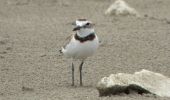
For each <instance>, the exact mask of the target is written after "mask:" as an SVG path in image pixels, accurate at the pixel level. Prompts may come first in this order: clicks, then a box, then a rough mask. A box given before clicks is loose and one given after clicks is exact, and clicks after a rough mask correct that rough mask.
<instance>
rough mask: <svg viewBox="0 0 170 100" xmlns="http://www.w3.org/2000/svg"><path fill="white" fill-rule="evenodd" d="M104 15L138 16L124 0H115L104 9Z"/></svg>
mask: <svg viewBox="0 0 170 100" xmlns="http://www.w3.org/2000/svg"><path fill="white" fill-rule="evenodd" d="M105 14H106V15H116V16H118V15H121V16H126V15H133V16H136V17H140V15H139V13H138V12H137V11H136V10H135V9H134V8H132V7H130V6H129V5H128V4H127V3H126V2H125V1H123V0H116V1H115V2H114V3H113V4H112V5H110V7H109V8H108V9H107V10H106V11H105Z"/></svg>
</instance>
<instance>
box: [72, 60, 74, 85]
mask: <svg viewBox="0 0 170 100" xmlns="http://www.w3.org/2000/svg"><path fill="white" fill-rule="evenodd" d="M72 86H74V64H73V63H72Z"/></svg>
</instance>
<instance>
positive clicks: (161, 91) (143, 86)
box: [97, 69, 170, 97]
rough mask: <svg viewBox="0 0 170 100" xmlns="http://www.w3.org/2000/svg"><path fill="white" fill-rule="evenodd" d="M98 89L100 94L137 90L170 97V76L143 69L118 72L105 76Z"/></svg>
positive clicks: (141, 92)
mask: <svg viewBox="0 0 170 100" xmlns="http://www.w3.org/2000/svg"><path fill="white" fill-rule="evenodd" d="M97 89H98V91H99V94H100V96H104V95H111V94H119V93H127V94H128V93H130V91H135V92H137V93H139V94H143V93H151V94H154V95H158V96H161V97H170V78H168V77H166V76H164V75H162V74H159V73H154V72H151V71H148V70H145V69H143V70H142V71H140V72H135V73H134V74H126V73H118V74H111V75H110V76H109V77H104V78H102V79H101V80H100V81H99V82H98V84H97Z"/></svg>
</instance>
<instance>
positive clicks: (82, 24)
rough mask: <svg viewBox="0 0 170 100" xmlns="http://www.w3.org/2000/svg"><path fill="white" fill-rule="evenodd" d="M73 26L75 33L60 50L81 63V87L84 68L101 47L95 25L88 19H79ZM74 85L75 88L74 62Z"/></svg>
mask: <svg viewBox="0 0 170 100" xmlns="http://www.w3.org/2000/svg"><path fill="white" fill-rule="evenodd" d="M73 25H74V26H75V28H74V29H73V31H75V33H74V34H73V35H72V36H71V38H70V39H71V40H70V42H69V43H68V44H67V45H66V46H64V47H62V49H61V50H60V52H61V53H63V54H64V55H65V56H67V57H70V58H73V59H78V60H80V61H81V64H80V66H79V72H80V86H82V85H83V82H82V66H83V64H84V61H85V59H86V58H87V57H89V56H91V55H92V54H93V53H94V52H95V51H96V50H97V48H98V46H99V40H98V37H97V35H96V33H95V31H94V24H93V23H92V22H91V21H88V20H86V19H78V20H76V21H75V22H74V23H73ZM71 66H72V85H73V86H74V64H73V62H72V65H71Z"/></svg>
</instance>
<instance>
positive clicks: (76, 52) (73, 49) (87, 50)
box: [63, 36, 99, 59]
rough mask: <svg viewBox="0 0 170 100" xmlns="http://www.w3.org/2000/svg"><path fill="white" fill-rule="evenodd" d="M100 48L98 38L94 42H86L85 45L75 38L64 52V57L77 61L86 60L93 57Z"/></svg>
mask: <svg viewBox="0 0 170 100" xmlns="http://www.w3.org/2000/svg"><path fill="white" fill-rule="evenodd" d="M98 46H99V40H98V37H97V36H96V37H95V39H94V40H93V41H85V42H83V43H81V42H79V41H77V40H75V38H74V37H73V38H72V40H71V41H70V43H69V44H68V45H67V46H66V48H65V49H64V50H63V53H64V55H66V56H67V57H72V58H75V59H86V58H87V57H89V56H91V55H92V54H93V53H94V52H95V51H96V49H97V48H98Z"/></svg>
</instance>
